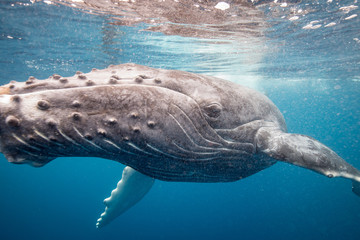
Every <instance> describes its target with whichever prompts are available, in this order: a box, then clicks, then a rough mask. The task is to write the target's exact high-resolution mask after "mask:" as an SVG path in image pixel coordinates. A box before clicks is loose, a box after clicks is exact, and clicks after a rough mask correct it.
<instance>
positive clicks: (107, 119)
mask: <svg viewBox="0 0 360 240" xmlns="http://www.w3.org/2000/svg"><path fill="white" fill-rule="evenodd" d="M0 151H1V152H2V153H3V154H4V155H5V157H6V158H7V160H8V161H9V162H12V163H18V164H20V163H28V164H31V165H33V166H36V167H40V166H43V165H45V164H46V163H48V162H50V161H51V160H53V159H55V158H57V157H76V156H79V157H80V156H81V157H100V158H105V159H110V160H114V161H118V162H120V163H122V164H124V165H126V166H127V167H125V169H124V171H123V174H122V179H121V180H120V182H119V183H118V185H117V188H116V189H115V190H114V191H113V192H112V194H111V196H110V197H109V198H107V199H105V201H104V203H105V205H106V208H105V212H104V213H103V214H102V215H101V217H100V218H99V219H98V222H97V227H102V226H104V225H106V224H107V223H109V222H110V221H111V220H113V219H114V218H116V217H117V216H118V215H120V214H121V213H123V212H124V211H126V210H127V209H129V208H130V207H131V206H133V205H134V204H135V203H136V202H138V201H139V200H140V199H141V198H142V197H143V196H144V195H145V194H146V193H147V192H148V191H149V189H150V188H151V186H152V185H153V182H154V179H159V180H163V181H181V182H230V181H237V180H240V179H242V178H245V177H248V176H250V175H252V174H255V173H257V172H259V171H261V170H263V169H265V168H268V167H270V166H272V165H273V164H275V163H276V162H277V161H282V162H286V163H290V164H294V165H297V166H300V167H303V168H307V169H310V170H313V171H315V172H318V173H320V174H323V175H325V176H328V177H344V178H349V179H351V180H352V182H353V191H354V192H355V193H356V194H358V195H359V194H360V187H359V182H360V172H359V171H358V170H357V169H355V168H354V167H353V166H351V165H350V164H348V163H347V162H345V161H344V160H343V159H342V158H341V157H340V156H338V155H337V154H336V153H335V152H334V151H332V150H331V149H330V148H328V147H327V146H325V145H324V144H322V143H320V142H318V141H317V140H315V139H313V138H311V137H308V136H305V135H301V134H293V133H287V129H286V124H285V120H284V118H283V116H282V114H281V113H280V111H279V110H278V108H277V107H276V106H275V105H274V104H273V103H272V102H271V100H269V99H268V98H267V97H266V96H264V95H263V94H261V93H259V92H257V91H255V90H252V89H249V88H246V87H243V86H241V85H238V84H235V83H232V82H229V81H225V80H222V79H219V78H215V77H210V76H204V75H199V74H194V73H189V72H183V71H176V70H163V69H154V68H150V67H145V66H141V65H136V64H122V65H116V66H114V65H111V66H109V67H108V68H106V69H103V70H98V69H93V70H92V71H91V72H89V73H86V74H84V73H81V72H77V73H76V74H75V75H74V76H72V77H66V78H65V77H62V76H60V75H57V74H54V75H52V76H50V77H49V78H48V79H45V80H38V79H36V78H34V77H30V78H29V79H28V80H27V81H25V82H14V81H12V82H10V83H9V84H7V85H4V86H1V87H0Z"/></svg>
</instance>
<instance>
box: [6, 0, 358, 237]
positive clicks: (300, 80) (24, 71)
mask: <svg viewBox="0 0 360 240" xmlns="http://www.w3.org/2000/svg"><path fill="white" fill-rule="evenodd" d="M46 2H47V3H46ZM229 2H230V1H229ZM283 2H284V1H282V3H279V4H277V5H276V6H273V5H268V4H266V5H264V6H259V7H258V8H259V9H260V10H261V11H263V12H264V16H263V17H264V22H266V23H267V24H266V29H265V30H264V35H262V36H252V37H249V36H247V37H246V38H244V39H239V38H227V39H220V40H219V39H203V38H195V37H182V36H176V35H166V34H164V33H161V32H151V31H144V29H145V28H146V26H145V25H146V24H145V23H143V24H142V23H139V24H136V25H133V26H121V25H115V24H109V23H112V21H113V20H112V19H111V18H110V17H109V15H103V14H100V15H98V14H89V12H88V11H82V10H79V9H76V8H71V7H68V6H63V5H56V4H49V3H50V1H44V2H35V1H4V0H1V1H0V21H1V24H0V53H1V55H0V69H1V71H0V81H1V84H6V83H8V82H9V81H10V80H17V81H24V80H26V79H27V78H28V77H29V76H35V77H36V78H38V79H43V78H47V77H48V76H50V75H52V74H53V73H58V74H61V75H63V76H72V75H73V74H74V73H75V72H76V71H78V70H79V71H82V72H88V71H90V70H91V68H99V69H100V68H105V67H107V66H108V65H109V64H120V63H127V62H134V63H137V64H143V65H147V66H152V67H161V68H168V69H180V70H186V71H192V72H197V73H204V74H209V75H214V76H219V77H223V78H226V79H229V80H231V81H234V82H238V83H241V84H244V85H248V86H250V87H253V88H256V89H258V90H259V91H262V92H264V93H266V94H267V95H268V96H269V97H270V98H271V99H272V100H273V101H274V103H275V104H276V105H277V106H278V107H279V109H280V110H281V111H282V113H283V114H284V117H285V119H286V121H287V125H288V130H289V132H296V133H302V134H306V135H309V136H312V137H314V138H316V139H318V140H320V141H321V142H323V143H325V144H326V145H328V146H329V147H331V148H332V149H333V150H335V151H336V152H337V153H338V154H339V155H340V156H342V157H343V158H344V159H345V160H346V161H348V162H349V163H351V164H353V165H354V166H356V167H357V168H360V143H359V136H360V67H359V66H360V65H359V64H360V40H359V39H360V34H359V33H360V22H359V21H360V20H359V16H360V12H359V3H357V1H302V2H301V3H296V4H289V5H284V3H283ZM348 6H353V7H348ZM343 7H348V8H343ZM305 12H306V14H304V13H305ZM355 15H356V16H355ZM294 17H299V18H298V19H296V18H294ZM290 19H291V20H290ZM330 23H335V25H334V24H331V25H329V26H327V25H328V24H330ZM325 26H327V27H325ZM0 158H1V159H0V160H1V161H0V194H1V195H0V196H1V198H0V216H1V218H0V239H4V240H5V239H6V240H7V239H9V240H10V239H11V240H18V239H19V240H23V239H38V240H42V239H46V240H48V239H55V240H56V239H289V238H291V239H295V240H296V239H325V238H326V239H328V240H331V239H359V237H360V228H359V222H360V199H359V198H358V197H357V196H356V195H354V194H353V193H352V192H351V183H350V181H348V180H346V179H328V178H326V177H323V176H321V175H318V174H316V173H314V172H311V171H308V170H306V169H301V168H298V167H295V166H291V165H288V164H284V163H278V164H276V165H274V166H273V167H271V168H269V169H266V170H264V171H262V172H260V173H258V174H256V175H254V176H251V177H249V178H246V179H244V180H241V181H238V182H234V183H226V184H225V183H218V184H203V183H201V184H199V183H168V182H161V181H157V182H156V183H155V185H154V187H153V188H152V189H151V191H150V192H149V193H148V194H147V195H146V196H145V198H144V199H143V200H142V201H140V202H139V203H138V204H137V205H136V206H135V207H133V208H132V209H130V210H129V211H128V212H126V213H124V214H123V215H122V216H120V217H119V218H118V219H116V220H115V221H114V222H113V223H111V224H110V225H108V226H106V227H104V228H103V229H96V228H95V223H96V219H97V218H98V217H99V215H100V214H101V213H102V212H103V210H104V205H103V203H102V201H103V199H104V198H106V197H108V196H109V195H110V192H111V190H112V189H113V188H114V187H115V186H116V183H117V181H118V180H119V179H120V177H121V172H122V169H123V167H124V166H122V165H121V164H119V163H117V162H112V161H107V160H104V159H97V158H76V159H75V158H59V159H57V160H55V161H53V162H51V163H49V164H48V165H46V166H44V167H42V168H33V167H30V166H27V165H13V164H10V163H8V162H7V161H6V159H5V158H4V157H3V156H1V157H0Z"/></svg>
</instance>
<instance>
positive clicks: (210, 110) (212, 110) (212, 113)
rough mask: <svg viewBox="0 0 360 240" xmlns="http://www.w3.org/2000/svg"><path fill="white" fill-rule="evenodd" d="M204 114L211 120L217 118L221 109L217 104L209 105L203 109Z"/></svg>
mask: <svg viewBox="0 0 360 240" xmlns="http://www.w3.org/2000/svg"><path fill="white" fill-rule="evenodd" d="M203 109H204V111H205V114H206V115H207V116H209V117H211V118H217V117H219V116H220V114H221V110H222V107H221V105H220V104H219V103H211V104H209V105H206V106H204V107H203Z"/></svg>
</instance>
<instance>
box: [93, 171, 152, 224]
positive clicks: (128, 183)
mask: <svg viewBox="0 0 360 240" xmlns="http://www.w3.org/2000/svg"><path fill="white" fill-rule="evenodd" d="M153 184H154V178H151V177H148V176H145V175H144V174H142V173H139V172H138V171H136V170H134V169H132V168H131V167H125V168H124V170H123V173H122V178H121V180H120V181H119V182H118V184H117V187H116V188H115V189H114V190H113V191H112V192H111V196H110V197H108V198H106V199H105V200H104V204H105V205H106V207H105V212H103V213H102V214H101V216H100V218H99V219H98V220H97V223H96V227H97V228H101V227H103V226H105V225H106V224H108V223H110V222H111V221H112V220H114V219H115V218H116V217H118V216H119V215H121V214H122V213H124V212H125V211H126V210H128V209H129V208H131V207H132V206H134V205H135V204H136V203H137V202H138V201H140V200H141V199H142V198H143V197H144V196H145V194H146V193H147V192H148V191H149V190H150V188H151V187H152V185H153Z"/></svg>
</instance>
